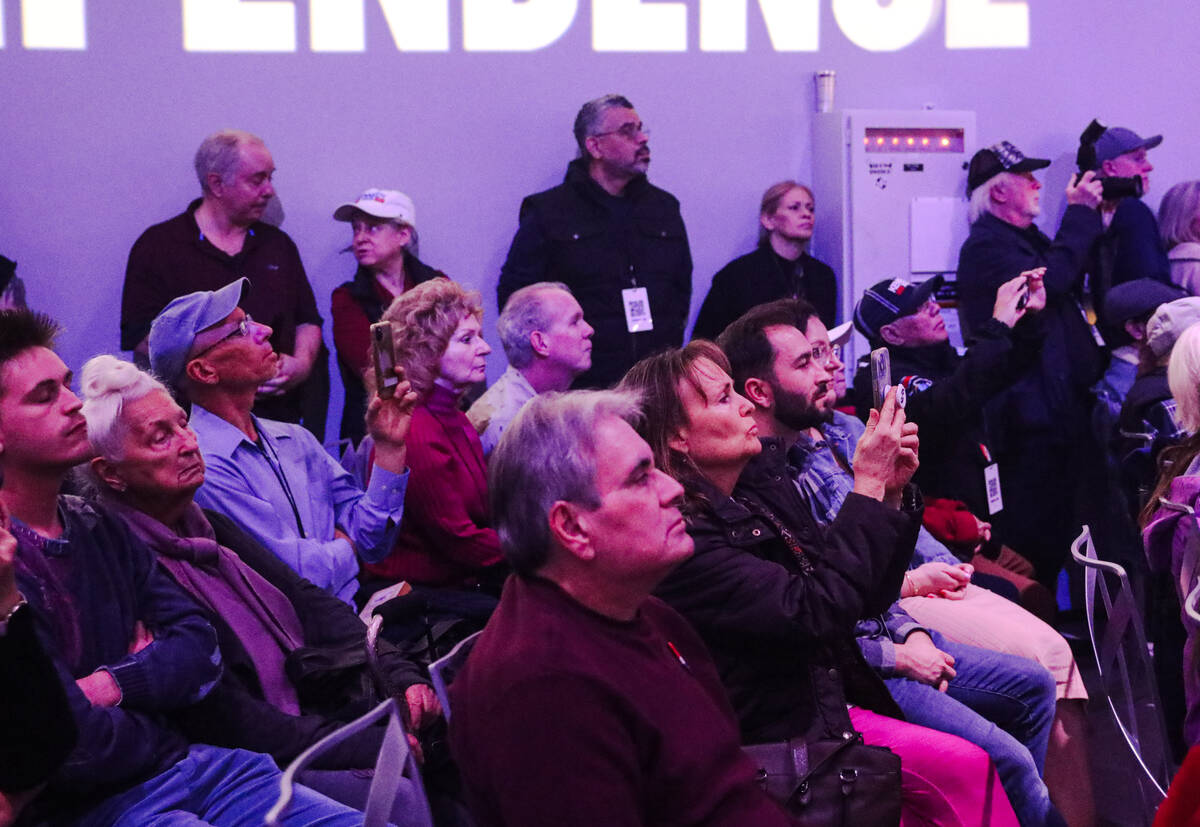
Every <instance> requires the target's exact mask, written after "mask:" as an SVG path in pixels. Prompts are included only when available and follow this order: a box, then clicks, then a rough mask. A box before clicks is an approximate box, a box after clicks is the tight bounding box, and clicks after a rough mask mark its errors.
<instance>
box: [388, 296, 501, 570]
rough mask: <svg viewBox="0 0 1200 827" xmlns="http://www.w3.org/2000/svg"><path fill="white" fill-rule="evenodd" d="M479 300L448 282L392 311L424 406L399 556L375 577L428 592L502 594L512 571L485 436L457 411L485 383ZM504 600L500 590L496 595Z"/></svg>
mask: <svg viewBox="0 0 1200 827" xmlns="http://www.w3.org/2000/svg"><path fill="white" fill-rule="evenodd" d="M482 318H483V307H482V305H481V304H480V297H479V293H478V291H475V290H465V289H463V288H462V287H461V286H460V285H458V284H456V283H455V282H453V281H451V280H450V279H447V278H435V279H432V280H430V281H427V282H424V283H423V284H418V285H417V286H416V287H414V288H413V289H412V290H409V291H408V292H406V293H404V294H403V295H402V296H400V297H399V298H397V299H396V300H395V301H394V302H392V304H391V306H390V307H389V308H388V309H387V310H386V311H385V312H384V314H383V320H384V321H388V322H391V323H392V338H393V341H394V344H395V349H396V362H397V364H399V365H401V366H402V367H403V368H404V371H405V373H406V375H407V378H408V380H409V382H410V383H411V384H412V388H413V390H415V391H416V392H417V393H419V394H420V395H421V401H420V402H419V403H418V404H417V407H416V410H414V411H413V418H412V427H411V429H410V431H409V437H408V466H409V470H410V473H411V475H412V476H411V478H410V480H409V483H408V492H407V494H406V495H405V502H404V518H403V520H402V521H401V524H400V535H399V537H398V538H397V539H396V545H395V548H394V549H393V551H392V553H391V554H390V555H388V556H387V557H386V558H384V559H383V560H382V561H380V562H379V563H374V564H370V565H368V566H366V568H367V571H368V572H370V573H371V574H372V575H374V576H375V577H376V578H380V579H383V580H388V581H397V580H406V581H408V582H409V583H412V584H416V585H420V586H450V587H468V588H474V587H478V586H481V585H483V586H485V587H486V586H497V587H498V585H499V582H500V580H501V579H502V577H503V574H504V573H505V571H506V569H505V567H504V564H503V563H502V562H501V556H500V541H499V539H498V538H497V537H496V532H495V531H494V530H493V529H492V527H491V518H490V515H489V513H488V494H487V466H486V465H485V464H484V461H483V448H482V447H481V446H480V443H479V435H478V434H477V433H476V432H475V428H474V427H473V426H472V425H471V423H470V422H469V421H468V420H467V417H466V415H465V414H464V413H463V412H462V410H461V409H460V408H459V400H460V399H461V398H462V395H463V393H464V392H465V391H466V390H467V388H469V387H470V386H471V385H473V384H475V383H477V382H480V381H482V380H483V378H484V376H485V369H486V361H487V355H488V354H489V353H491V352H492V349H491V347H490V346H488V343H487V342H485V341H484V340H483V336H482V331H481V327H480V321H481V320H482ZM497 593H498V588H497Z"/></svg>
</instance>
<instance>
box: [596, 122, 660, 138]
mask: <svg viewBox="0 0 1200 827" xmlns="http://www.w3.org/2000/svg"><path fill="white" fill-rule="evenodd" d="M605 135H620V136H621V137H622V138H624V139H625V140H627V141H633V140H636V139H637V136H638V135H644V136H645V137H647V138H649V137H650V130H649V129H647V128H646V126H645V124H641V123H627V124H622V125H621V126H620V127H619V128H617V129H610V130H609V131H607V132H597V133H595V134H594V135H592V137H593V138H603V137H604V136H605Z"/></svg>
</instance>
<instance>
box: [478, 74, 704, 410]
mask: <svg viewBox="0 0 1200 827" xmlns="http://www.w3.org/2000/svg"><path fill="white" fill-rule="evenodd" d="M574 131H575V141H576V143H578V144H579V157H578V158H576V159H575V160H574V161H572V162H571V163H570V164H569V165H568V167H567V174H566V177H565V179H564V180H563V183H562V184H560V185H559V186H557V187H554V188H553V189H549V190H546V191H545V192H540V193H536V194H534V195H530V196H529V197H527V198H526V199H525V200H524V201H523V202H522V203H521V217H520V226H519V227H518V228H517V233H516V235H515V236H514V237H513V241H512V246H511V247H510V248H509V250H508V258H507V260H505V262H504V266H503V268H501V271H500V283H499V285H498V286H497V290H496V293H497V305H498V306H499V307H504V304H505V303H506V302H507V301H508V297H509V296H510V295H512V294H513V292H514V291H516V290H518V289H519V288H521V287H525V286H526V285H529V284H533V283H535V282H539V281H561V282H563V283H565V284H566V285H567V286H568V287H570V288H571V292H572V293H573V294H574V295H575V298H576V299H577V300H578V301H579V304H580V306H582V307H583V314H584V316H585V317H586V318H587V320H588V322H589V323H590V324H591V325H592V326H593V327H594V328H595V329H596V333H595V336H594V338H593V339H592V347H593V352H592V367H591V369H590V370H588V371H587V372H586V373H584V374H583V375H582V376H580V377H579V378H578V379H577V380H576V381H575V385H574V386H575V387H605V386H608V385H611V384H613V383H615V382H616V381H617V380H618V379H620V378H621V377H622V376H623V375H624V374H625V371H626V370H627V369H628V368H629V367H630V366H631V365H632V364H633V363H634V362H636V361H638V360H639V359H641V358H642V357H644V356H648V355H650V354H651V353H655V352H657V351H659V350H662V349H664V348H667V347H678V346H679V345H680V344H682V343H683V331H684V327H685V326H686V324H687V317H688V310H689V307H690V304H691V297H692V255H691V251H690V249H689V248H688V240H687V232H686V230H685V229H684V226H683V217H682V216H681V215H680V214H679V202H678V201H677V200H676V199H675V196H673V195H671V194H670V193H669V192H666V191H665V190H661V189H659V188H658V187H656V186H654V185H653V184H651V183H650V182H649V181H648V180H646V169H647V168H648V167H649V166H650V146H649V143H648V141H649V132H648V130H647V129H646V128H645V127H644V126H643V124H642V121H641V119H640V118H639V117H638V113H637V112H636V111H635V110H634V108H633V104H632V103H630V102H629V100H628V99H627V98H625V97H623V96H621V95H605V96H603V97H600V98H597V99H595V100H592V101H588V102H587V103H585V104H584V105H583V107H582V108H581V109H580V110H579V114H578V115H576V117H575V130H574Z"/></svg>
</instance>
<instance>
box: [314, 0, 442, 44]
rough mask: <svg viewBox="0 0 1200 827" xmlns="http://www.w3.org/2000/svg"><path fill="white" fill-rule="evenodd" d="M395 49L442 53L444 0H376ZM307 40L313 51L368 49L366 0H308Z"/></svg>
mask: <svg viewBox="0 0 1200 827" xmlns="http://www.w3.org/2000/svg"><path fill="white" fill-rule="evenodd" d="M379 5H380V7H381V8H382V9H383V16H384V18H385V19H386V20H387V24H388V29H389V30H391V33H392V40H393V41H394V42H395V44H396V48H397V49H399V50H401V51H405V52H444V51H446V50H448V49H449V48H450V8H449V4H448V2H447V0H379ZM308 9H309V20H308V25H309V32H310V35H309V40H310V42H311V43H312V50H313V51H314V52H362V51H366V48H367V25H366V2H365V0H309V3H308Z"/></svg>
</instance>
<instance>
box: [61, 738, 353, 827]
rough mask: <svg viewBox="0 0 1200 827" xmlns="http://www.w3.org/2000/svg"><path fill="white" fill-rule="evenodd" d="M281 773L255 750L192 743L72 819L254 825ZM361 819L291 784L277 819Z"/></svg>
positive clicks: (331, 826) (328, 824) (329, 822)
mask: <svg viewBox="0 0 1200 827" xmlns="http://www.w3.org/2000/svg"><path fill="white" fill-rule="evenodd" d="M282 774H283V773H281V772H280V771H279V768H278V767H276V766H275V762H274V761H272V760H271V758H270V757H269V756H266V755H262V754H261V753H257V752H247V751H246V750H240V749H222V748H220V747H212V746H208V745H205V744H196V745H193V746H192V747H191V748H190V749H189V750H188V754H187V757H186V758H184V759H183V760H182V761H180V762H179V763H178V764H176V765H175V766H173V767H171V768H170V769H168V770H166V771H165V772H162V773H159V774H158V775H156V776H154V777H153V778H151V779H149V780H148V781H143V782H142V783H141V784H138V785H137V786H136V787H133V788H131V789H128V790H126V791H125V792H123V793H120V794H118V795H114V796H112V797H111V798H108V799H106V800H105V801H103V802H101V803H100V805H99V806H97V807H95V808H94V809H93V810H92V811H91V812H89V813H88V814H87V815H86V816H84V817H83V818H82V819H80V821H79V822H77V823H78V824H80V825H96V826H97V827H99V825H114V827H125V825H128V826H129V827H142V825H154V827H168V826H169V827H175V825H179V827H182V826H183V825H202V824H212V825H216V827H251V825H254V827H257V826H258V825H261V824H262V823H263V817H264V816H266V814H267V811H268V810H269V809H271V806H272V805H273V804H274V803H275V801H276V799H278V798H279V777H280V776H281V775H282ZM362 819H363V816H362V813H360V812H358V811H356V810H352V809H350V808H349V807H347V806H345V805H343V804H338V803H336V802H334V801H330V800H329V799H328V798H325V797H324V796H322V795H319V794H317V793H315V792H313V791H312V790H309V789H307V788H305V787H300V786H297V787H296V788H295V794H294V795H293V796H292V803H291V807H289V809H288V812H287V815H286V816H284V819H283V823H284V824H294V825H297V827H299V825H310V824H311V825H321V826H322V827H340V825H347V827H349V825H361V824H362Z"/></svg>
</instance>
